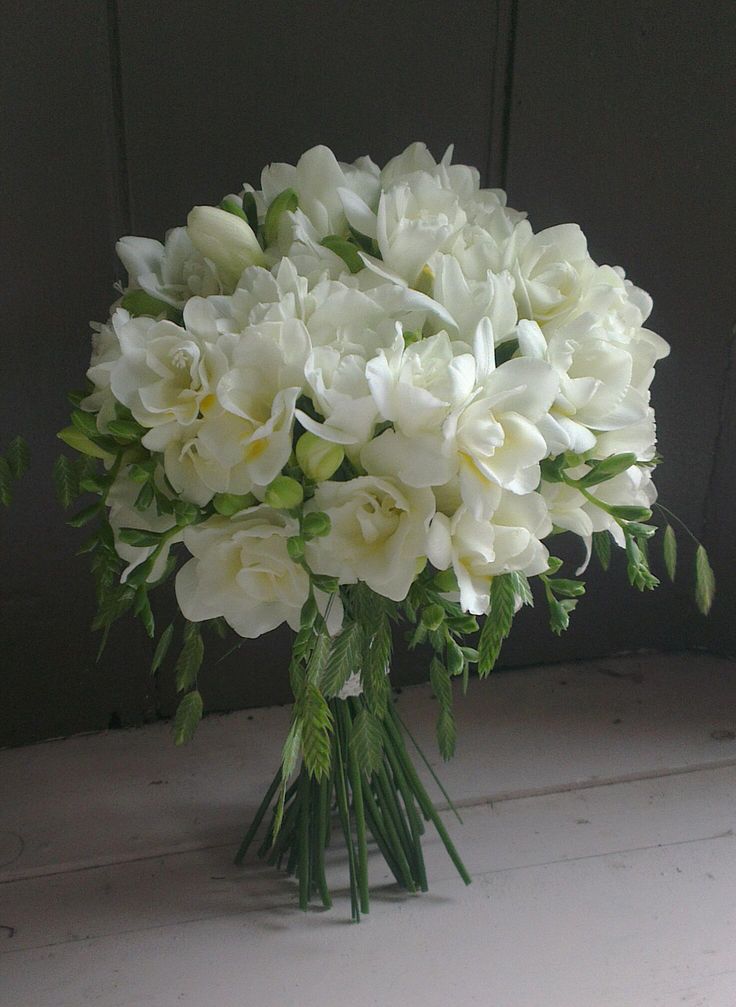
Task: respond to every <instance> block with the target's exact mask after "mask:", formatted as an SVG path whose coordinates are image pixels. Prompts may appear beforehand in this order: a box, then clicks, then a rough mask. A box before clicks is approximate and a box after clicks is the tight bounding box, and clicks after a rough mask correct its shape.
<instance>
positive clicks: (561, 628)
mask: <svg viewBox="0 0 736 1007" xmlns="http://www.w3.org/2000/svg"><path fill="white" fill-rule="evenodd" d="M548 601H549V625H550V629H551V630H552V632H553V633H555V634H556V635H557V636H560V635H561V634H562V633H564V632H565V630H566V629H567V628H568V626H569V625H570V612H572V610H573V609H574V608H575V606H576V605H577V599H576V598H563V599H562V601H558V600H557V599H556V598H552V597H548Z"/></svg>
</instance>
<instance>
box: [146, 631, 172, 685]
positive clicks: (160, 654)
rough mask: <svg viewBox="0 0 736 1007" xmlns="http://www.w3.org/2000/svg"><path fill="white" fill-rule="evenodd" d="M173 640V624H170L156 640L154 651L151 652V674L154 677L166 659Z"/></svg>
mask: <svg viewBox="0 0 736 1007" xmlns="http://www.w3.org/2000/svg"><path fill="white" fill-rule="evenodd" d="M173 638H174V624H173V622H170V623H169V625H168V626H167V627H166V629H165V630H164V631H163V633H162V634H161V636H160V637H159V638H158V643H157V644H156V649H155V650H154V652H153V660H152V661H151V674H152V675H155V674H156V672H157V671H158V669H159V668H160V667H161V665H162V664H163V663H164V660H165V659H166V655H167V654H168V652H169V647H170V646H171V641H172V640H173Z"/></svg>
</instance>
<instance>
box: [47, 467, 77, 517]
mask: <svg viewBox="0 0 736 1007" xmlns="http://www.w3.org/2000/svg"><path fill="white" fill-rule="evenodd" d="M53 474H54V486H55V488H56V496H57V497H58V499H59V502H60V503H61V506H62V507H71V505H72V503H73V502H74V501H75V500H76V498H77V497H78V496H79V483H78V480H77V472H76V469H75V468H74V465H73V464H72V461H71V459H69V458H67V456H66V455H59V457H58V458H57V459H56V461H55V462H54V471H53Z"/></svg>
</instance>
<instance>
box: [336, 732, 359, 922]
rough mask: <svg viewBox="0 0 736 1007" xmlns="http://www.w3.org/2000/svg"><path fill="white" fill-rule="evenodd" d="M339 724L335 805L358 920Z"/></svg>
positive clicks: (356, 892) (351, 895) (355, 882)
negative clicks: (343, 841) (338, 816)
mask: <svg viewBox="0 0 736 1007" xmlns="http://www.w3.org/2000/svg"><path fill="white" fill-rule="evenodd" d="M340 734H341V726H340V724H339V723H338V724H336V725H335V734H334V737H335V751H334V752H333V757H336V760H337V767H336V773H337V807H338V811H339V814H340V822H341V824H342V831H343V835H344V836H345V845H346V846H347V850H348V870H349V873H350V908H351V911H352V917H353V920H354V921H355V922H356V923H359V922H360V900H359V898H358V886H357V878H356V869H355V849H354V848H353V836H352V833H351V830H350V806H349V804H348V791H347V786H346V783H345V759H344V756H343V747H344V743H342V744H341V741H340Z"/></svg>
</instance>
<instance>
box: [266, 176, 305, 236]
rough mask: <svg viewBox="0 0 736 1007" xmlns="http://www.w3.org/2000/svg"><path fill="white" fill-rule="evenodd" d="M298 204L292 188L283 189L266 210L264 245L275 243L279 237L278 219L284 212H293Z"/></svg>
mask: <svg viewBox="0 0 736 1007" xmlns="http://www.w3.org/2000/svg"><path fill="white" fill-rule="evenodd" d="M298 206H299V197H298V196H297V194H296V193H295V192H294V190H293V189H284V191H283V192H280V193H279V195H278V196H277V197H276V198H275V199H274V201H273V202H272V203H271V205H270V206H269V208H268V209H267V210H266V219H265V221H264V222H263V236H264V239H265V242H266V245H275V244H276V242H277V241H278V237H279V221H280V220H281V216H282V214H284V213H293V212H294V210H296V208H297V207H298Z"/></svg>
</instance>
